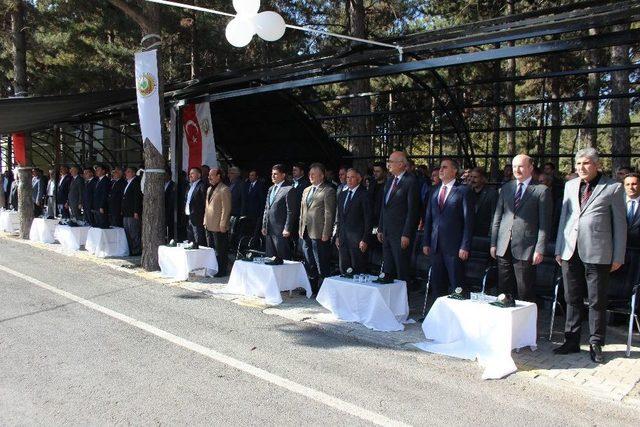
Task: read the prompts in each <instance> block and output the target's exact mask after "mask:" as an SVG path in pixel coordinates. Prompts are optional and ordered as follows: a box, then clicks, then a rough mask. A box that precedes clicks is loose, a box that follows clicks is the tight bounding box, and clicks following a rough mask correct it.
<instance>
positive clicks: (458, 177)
mask: <svg viewBox="0 0 640 427" xmlns="http://www.w3.org/2000/svg"><path fill="white" fill-rule="evenodd" d="M288 172H289V171H288V170H287V168H286V167H285V166H284V165H282V164H276V165H274V166H273V167H272V168H271V181H272V185H271V186H270V187H269V188H267V186H266V185H265V184H264V183H263V182H262V181H261V179H259V176H258V173H257V171H255V170H252V171H250V172H249V174H248V179H247V180H244V179H243V178H242V174H241V171H240V170H239V169H238V168H236V167H232V168H230V169H229V170H228V177H227V176H225V175H226V174H225V171H224V170H223V169H221V168H217V167H216V168H209V167H208V166H207V165H203V166H202V167H201V168H197V167H194V168H191V169H190V170H189V172H188V181H189V182H188V185H186V186H184V188H182V190H181V192H178V196H176V194H175V193H174V192H175V191H176V184H175V183H174V182H173V181H172V177H171V173H170V172H167V173H166V175H165V203H166V206H165V209H166V212H165V213H166V215H165V216H166V220H167V236H168V238H172V237H181V236H180V233H181V231H182V230H183V229H184V230H186V237H187V238H188V240H189V241H191V242H192V243H193V245H194V246H195V247H198V246H199V245H202V246H209V247H213V248H215V250H216V253H217V257H218V265H219V271H218V273H217V275H216V276H217V277H223V276H226V275H227V274H228V256H227V254H228V250H229V245H230V241H229V239H230V233H229V232H230V230H232V229H233V228H234V227H243V228H244V230H245V231H248V233H249V234H251V233H254V232H255V233H256V234H258V233H260V234H262V236H264V240H265V251H266V255H267V256H276V257H279V258H282V259H285V260H287V259H293V257H294V251H295V248H296V247H297V245H298V243H299V244H300V245H301V246H300V248H301V252H302V254H303V256H304V258H305V261H306V266H307V269H308V274H309V278H310V281H311V283H312V287H313V289H314V292H317V291H318V289H319V287H320V286H321V284H322V280H323V279H324V278H326V277H328V276H330V275H332V274H333V271H332V267H331V256H332V251H333V250H334V247H335V249H336V250H337V252H338V263H339V269H340V271H341V272H342V273H345V272H347V271H352V272H353V273H354V274H358V273H365V272H369V261H370V252H371V247H372V246H374V245H378V247H379V248H381V251H382V258H383V262H382V271H383V272H384V273H385V276H386V277H387V278H390V279H399V280H404V281H406V282H407V283H408V285H409V288H410V289H412V288H414V286H415V282H414V280H412V266H411V259H412V254H413V252H414V250H415V248H416V246H418V245H420V246H419V247H421V249H422V252H423V253H424V254H425V255H427V256H429V259H430V263H431V273H430V281H431V284H432V285H433V289H434V290H435V291H434V295H435V296H436V297H437V296H442V295H446V294H447V293H451V292H452V291H453V290H454V289H455V288H456V287H463V288H464V280H465V265H466V262H467V260H468V259H469V256H470V253H471V250H472V243H473V239H474V238H484V239H488V240H489V242H490V243H489V246H490V249H489V252H490V256H491V257H493V258H495V259H496V263H497V267H498V271H499V274H498V277H499V279H498V289H499V291H500V292H501V293H509V294H512V295H513V296H514V297H517V298H518V299H521V300H525V301H532V302H535V298H536V294H535V287H536V266H537V265H538V264H540V263H541V262H542V261H543V259H544V257H545V255H546V256H555V259H556V261H557V263H558V264H559V265H560V266H561V270H562V276H563V281H564V292H565V301H566V302H567V316H566V325H565V343H564V344H563V345H562V346H561V347H559V348H558V349H556V353H559V354H568V353H573V352H576V351H579V342H580V333H581V330H580V329H581V324H582V316H583V308H584V307H583V300H584V299H585V298H586V299H588V301H589V304H588V318H589V329H590V338H589V342H590V351H591V357H592V359H593V360H594V361H596V362H602V361H603V356H602V345H603V344H604V342H605V329H606V322H605V314H606V313H605V311H606V307H607V286H608V282H609V276H610V273H611V272H614V271H616V270H618V269H620V267H621V266H622V265H623V264H624V263H625V257H627V258H628V257H629V251H628V247H627V246H628V245H629V247H631V248H632V249H634V250H635V248H639V247H640V214H639V213H638V210H639V209H638V203H639V202H640V175H638V174H636V173H631V171H630V170H629V171H627V172H629V173H626V174H621V175H620V176H619V177H618V178H619V179H621V180H623V181H624V184H623V185H622V184H621V183H620V182H618V181H617V180H614V179H612V178H608V177H606V176H605V175H604V174H603V173H602V171H601V168H600V163H599V158H598V153H597V152H596V151H595V150H594V149H591V148H587V149H583V150H580V151H578V152H577V153H576V155H575V174H572V175H570V176H567V177H566V184H565V182H564V181H563V180H562V179H560V178H559V177H557V176H556V172H555V167H554V165H553V164H552V163H548V164H546V165H545V166H544V169H543V170H539V169H538V168H537V167H536V166H535V164H534V161H533V159H532V158H531V157H529V156H527V155H524V154H521V155H518V156H515V157H514V158H513V161H512V163H511V164H510V165H508V167H506V168H505V170H504V178H503V180H502V182H501V183H500V184H499V185H498V186H497V187H491V186H489V185H488V184H487V175H486V173H485V171H484V169H482V168H475V169H471V170H464V171H462V170H461V168H460V166H459V164H458V163H457V161H456V160H455V159H452V158H444V159H442V160H441V162H440V164H439V166H438V167H436V168H434V169H433V170H431V171H429V169H428V168H427V167H425V166H418V167H416V166H415V165H414V164H413V162H412V161H411V160H410V159H408V157H407V156H406V155H405V154H404V153H403V152H399V151H397V152H394V153H392V154H391V155H390V156H389V159H388V161H387V164H386V165H384V164H376V165H374V166H373V168H372V170H371V171H370V172H371V173H370V174H368V175H366V176H364V175H363V173H362V172H361V171H359V170H358V169H356V168H347V167H343V168H340V170H339V171H338V181H334V179H333V174H332V172H330V171H328V170H327V169H326V168H325V167H324V165H322V164H320V163H313V164H311V165H310V166H309V169H308V171H307V170H306V168H305V166H304V165H302V164H295V165H293V167H292V170H291V179H287V177H288ZM79 174H80V170H79V168H77V167H72V168H70V169H68V168H67V167H65V166H62V167H61V168H60V173H59V178H58V180H57V181H56V180H55V173H54V171H53V170H51V171H49V177H50V178H49V180H48V182H47V179H46V178H45V177H43V176H42V175H43V174H42V171H40V170H37V169H34V173H33V188H34V196H33V197H34V198H33V201H34V207H35V208H36V212H38V213H42V212H46V213H45V214H44V215H46V216H49V217H51V216H54V215H56V214H57V215H60V216H62V217H63V218H71V219H79V218H81V217H82V218H83V219H84V221H85V222H87V223H89V224H91V225H92V226H95V227H108V226H123V227H124V228H125V230H126V232H127V238H128V240H129V245H130V248H131V252H132V253H133V254H136V253H139V252H140V249H141V244H140V229H141V227H140V224H141V222H140V218H141V215H142V197H143V196H142V190H141V185H140V178H139V177H137V176H136V169H135V168H132V167H129V168H126V169H124V171H123V170H122V169H121V168H118V167H116V168H113V170H112V171H111V173H110V174H109V169H108V168H107V167H106V166H105V165H103V164H99V165H97V166H96V167H95V168H85V169H84V171H83V176H82V177H81V176H80V175H79ZM123 175H124V176H123ZM178 182H180V180H178ZM14 187H16V184H15V183H11V182H7V176H5V177H4V179H3V192H4V193H5V198H6V199H7V203H8V204H9V205H13V206H17V202H15V203H14V202H13V198H14V194H13V193H14ZM16 192H17V191H16ZM625 192H626V196H625ZM181 193H183V194H184V199H182V198H180V200H179V209H178V217H177V218H176V217H175V215H174V210H173V209H172V206H173V204H172V203H173V201H174V200H175V198H176V197H180V196H179V195H180V194H181ZM16 199H17V196H16ZM45 208H46V211H43V210H44V209H45ZM175 224H177V225H178V227H176V228H177V229H178V235H177V236H175V235H174V234H175V233H174V232H173V230H174V227H175ZM419 232H421V234H420V233H419ZM419 236H421V237H420V239H421V240H419V241H417V239H418V237H419ZM554 241H555V246H552V245H550V243H552V242H554ZM235 243H237V242H234V244H235ZM553 247H554V248H555V250H554V253H549V251H550V249H549V248H553ZM632 264H633V263H632ZM635 264H637V263H635ZM627 270H628V271H629V274H630V275H631V276H633V277H632V278H631V279H630V280H636V281H637V280H638V279H639V278H640V268H634V266H633V265H630V266H627ZM631 270H633V271H631Z"/></svg>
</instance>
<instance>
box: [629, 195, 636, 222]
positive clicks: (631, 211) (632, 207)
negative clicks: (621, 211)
mask: <svg viewBox="0 0 640 427" xmlns="http://www.w3.org/2000/svg"><path fill="white" fill-rule="evenodd" d="M635 210H636V201H635V200H632V201H631V203H629V209H628V210H627V223H629V224H631V223H632V222H633V214H634V213H635Z"/></svg>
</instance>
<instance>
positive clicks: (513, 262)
mask: <svg viewBox="0 0 640 427" xmlns="http://www.w3.org/2000/svg"><path fill="white" fill-rule="evenodd" d="M512 167H513V174H514V177H515V179H514V180H513V181H509V182H507V183H505V184H504V185H503V186H502V189H501V190H500V196H499V197H498V205H497V206H496V211H495V214H494V216H493V225H492V229H491V249H490V252H491V256H492V257H493V258H497V260H498V289H499V290H500V292H501V293H509V294H512V295H517V297H518V299H520V300H523V301H529V302H535V299H536V294H535V289H534V288H535V284H536V265H538V264H540V263H541V262H542V259H543V257H544V252H545V248H546V245H547V242H548V238H549V235H550V232H551V214H552V212H551V209H552V200H551V191H550V190H549V189H548V188H547V186H546V185H543V184H538V183H537V182H535V181H534V180H533V177H532V174H533V159H531V157H529V156H527V155H525V154H520V155H517V156H515V157H514V158H513V162H512ZM516 291H517V294H516Z"/></svg>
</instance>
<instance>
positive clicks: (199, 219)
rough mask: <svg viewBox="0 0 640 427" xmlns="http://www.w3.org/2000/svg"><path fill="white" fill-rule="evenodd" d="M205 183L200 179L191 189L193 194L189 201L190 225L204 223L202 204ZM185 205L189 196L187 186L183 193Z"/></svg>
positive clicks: (203, 203) (204, 195) (204, 196)
mask: <svg viewBox="0 0 640 427" xmlns="http://www.w3.org/2000/svg"><path fill="white" fill-rule="evenodd" d="M189 185H191V183H189ZM205 188H206V187H205V185H204V183H203V182H202V180H200V181H198V182H197V184H196V188H195V189H194V190H193V194H192V195H191V200H190V201H189V223H190V224H191V225H202V224H204V206H205V199H206V197H207V195H206V194H205V191H206V190H205ZM184 197H185V203H183V206H185V204H186V202H187V198H188V197H189V187H187V190H186V191H185V193H184Z"/></svg>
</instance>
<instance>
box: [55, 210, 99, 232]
mask: <svg viewBox="0 0 640 427" xmlns="http://www.w3.org/2000/svg"><path fill="white" fill-rule="evenodd" d="M91 216H92V217H93V223H92V224H91V226H93V227H99V228H108V227H109V220H108V219H107V215H106V214H103V213H100V211H91ZM63 218H64V217H63Z"/></svg>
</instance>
